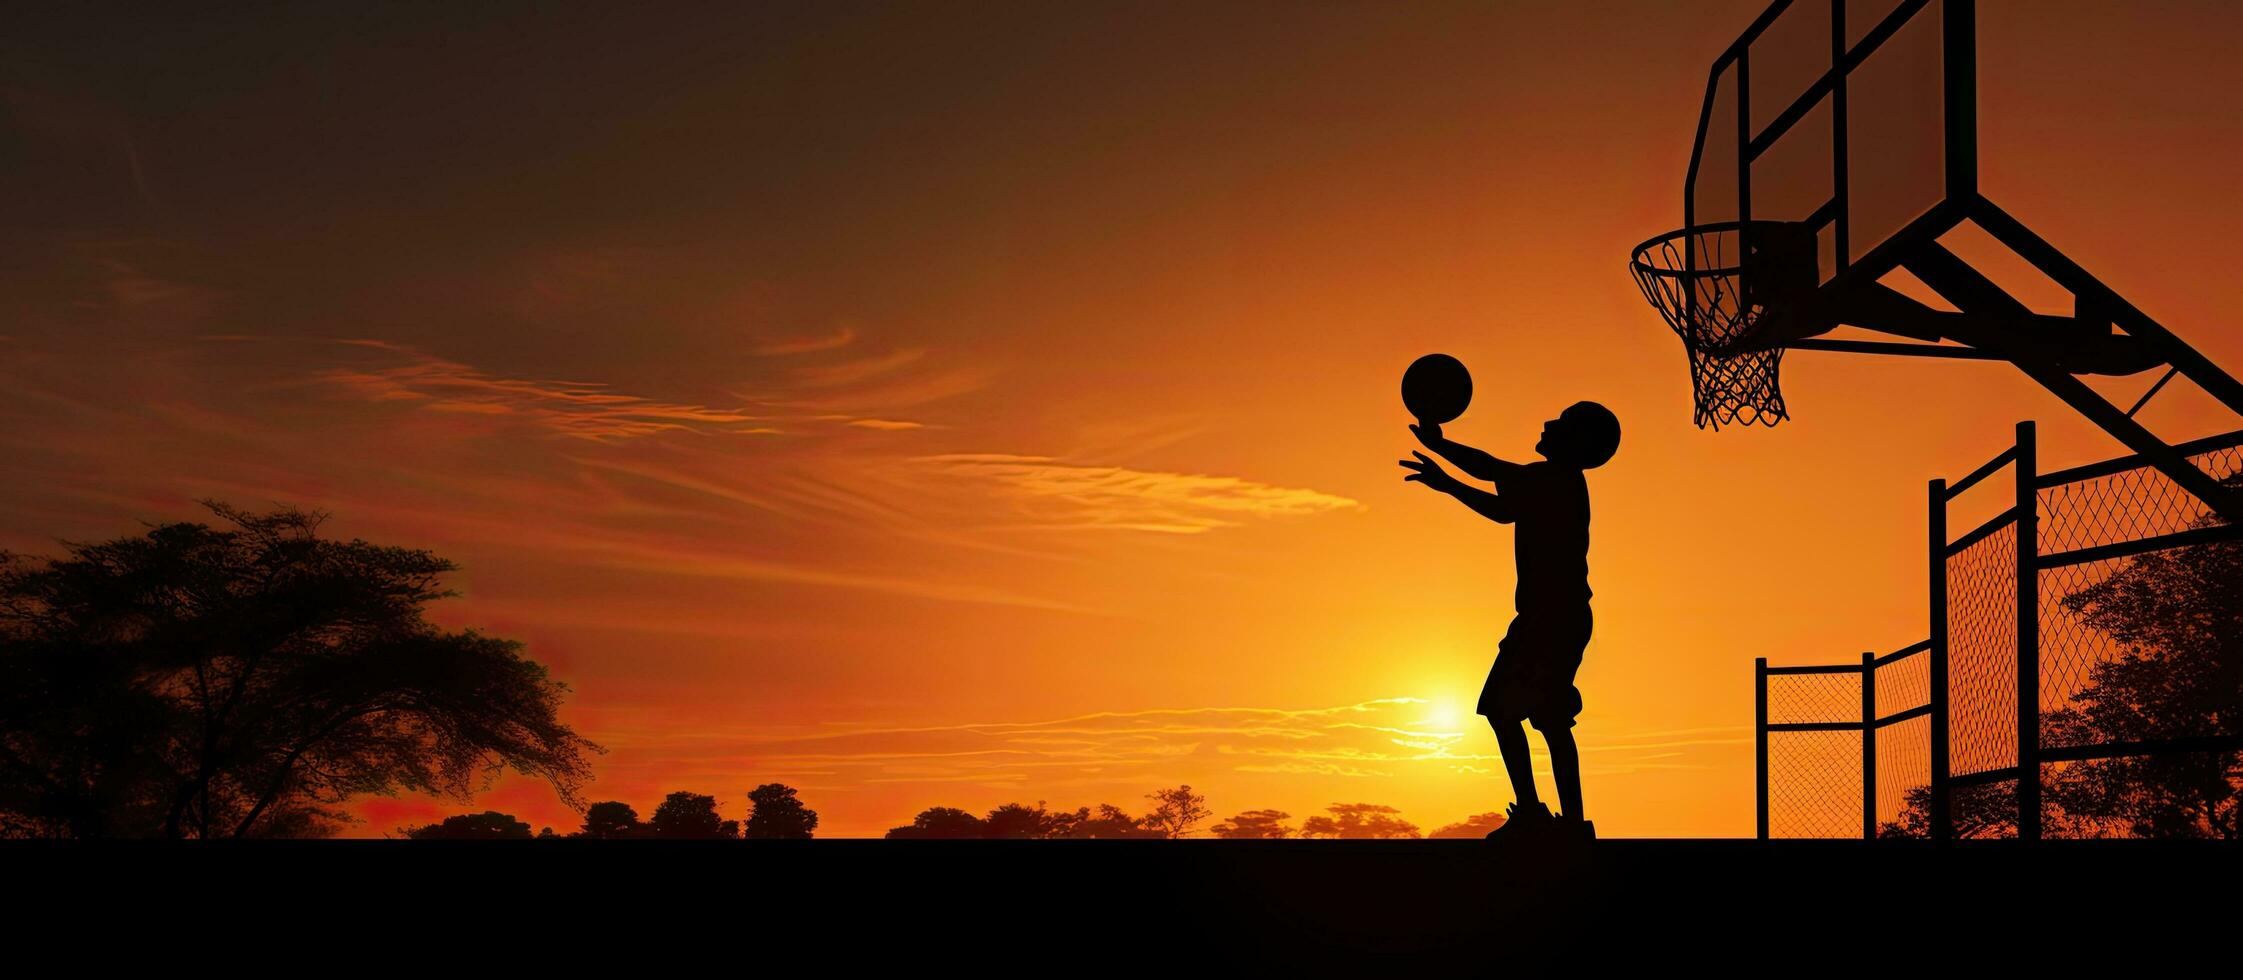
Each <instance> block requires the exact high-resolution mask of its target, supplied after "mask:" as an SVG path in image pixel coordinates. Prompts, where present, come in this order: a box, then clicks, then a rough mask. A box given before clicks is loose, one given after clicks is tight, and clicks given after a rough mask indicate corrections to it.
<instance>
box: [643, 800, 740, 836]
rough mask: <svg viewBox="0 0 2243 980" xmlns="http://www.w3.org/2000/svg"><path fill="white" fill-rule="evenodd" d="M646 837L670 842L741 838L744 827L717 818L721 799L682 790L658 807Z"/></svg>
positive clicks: (649, 822)
mask: <svg viewBox="0 0 2243 980" xmlns="http://www.w3.org/2000/svg"><path fill="white" fill-rule="evenodd" d="M646 836H648V837H659V838H663V839H667V840H720V839H724V838H729V837H738V836H740V825H739V823H738V822H736V821H732V820H726V819H724V818H723V817H721V816H718V815H717V798H716V797H714V796H707V795H704V794H701V793H688V792H685V791H683V790H680V791H678V792H675V793H671V794H670V795H669V796H667V797H665V798H664V799H663V800H662V805H660V806H657V807H655V808H654V816H653V817H652V818H651V819H649V820H647V822H646Z"/></svg>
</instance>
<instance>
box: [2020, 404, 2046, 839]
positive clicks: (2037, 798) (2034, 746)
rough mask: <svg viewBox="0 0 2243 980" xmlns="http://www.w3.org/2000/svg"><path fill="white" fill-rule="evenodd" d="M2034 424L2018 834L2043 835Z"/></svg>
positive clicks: (2027, 488)
mask: <svg viewBox="0 0 2243 980" xmlns="http://www.w3.org/2000/svg"><path fill="white" fill-rule="evenodd" d="M2038 451H2039V450H2038V447H2037V445H2036V440H2035V438H2034V432H2033V423H2031V422H2019V423H2017V462H2016V464H2015V466H2016V471H2017V522H2016V524H2015V527H2016V529H2017V837H2018V839H2019V840H2038V839H2039V838H2040V835H2041V768H2040V742H2041V739H2040V717H2041V712H2040V689H2041V688H2040V673H2041V670H2040V666H2041V656H2040V561H2039V558H2040V494H2039V492H2038V491H2039V486H2038V483H2039V475H2040V468H2039V464H2038V462H2037V460H2036V459H2035V456H2036V455H2037V454H2038Z"/></svg>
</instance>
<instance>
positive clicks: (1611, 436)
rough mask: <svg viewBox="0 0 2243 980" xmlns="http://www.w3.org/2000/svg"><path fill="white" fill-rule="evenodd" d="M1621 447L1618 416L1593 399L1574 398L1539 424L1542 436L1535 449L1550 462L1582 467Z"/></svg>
mask: <svg viewBox="0 0 2243 980" xmlns="http://www.w3.org/2000/svg"><path fill="white" fill-rule="evenodd" d="M1619 448H1620V420H1619V419H1617V418H1615V417H1613V415H1612V410H1611V409H1608V408H1606V407H1604V406H1602V405H1599V404H1597V403H1596V402H1574V403H1573V406H1572V407H1570V408H1568V409H1566V410H1565V411H1563V412H1559V413H1558V417H1557V418H1554V419H1551V420H1550V421H1548V422H1545V423H1543V424H1542V439H1541V441H1539V442H1536V443H1535V444H1534V451H1535V452H1538V453H1541V454H1542V458H1544V459H1547V460H1549V461H1551V462H1553V463H1565V464H1567V465H1570V466H1578V467H1581V468H1582V469H1585V470H1591V469H1595V468H1597V467H1599V466H1603V465H1604V461H1605V460H1608V459H1611V458H1612V454H1613V452H1615V451H1617V450H1618V449H1619Z"/></svg>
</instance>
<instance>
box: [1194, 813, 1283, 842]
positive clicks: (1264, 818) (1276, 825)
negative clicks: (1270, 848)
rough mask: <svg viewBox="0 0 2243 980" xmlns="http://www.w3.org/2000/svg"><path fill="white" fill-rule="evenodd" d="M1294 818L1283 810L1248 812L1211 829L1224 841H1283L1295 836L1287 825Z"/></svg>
mask: <svg viewBox="0 0 2243 980" xmlns="http://www.w3.org/2000/svg"><path fill="white" fill-rule="evenodd" d="M1292 818H1293V815H1292V814H1290V813H1286V812H1285V811H1283V810H1248V811H1246V812H1245V813H1241V814H1239V815H1237V816H1234V817H1232V818H1230V819H1229V820H1225V821H1223V822H1222V823H1219V824H1216V825H1215V826H1214V827H1212V828H1209V829H1210V830H1212V831H1213V832H1214V834H1215V836H1217V837H1220V838H1222V839H1224V840H1282V839H1284V838H1286V837H1290V836H1292V834H1293V828H1292V827H1289V826H1287V825H1286V823H1285V821H1287V820H1291V819H1292Z"/></svg>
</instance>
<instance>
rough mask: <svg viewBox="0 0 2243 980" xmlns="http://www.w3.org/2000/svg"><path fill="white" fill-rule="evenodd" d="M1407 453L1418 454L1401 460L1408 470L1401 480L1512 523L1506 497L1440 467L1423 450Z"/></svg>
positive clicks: (1497, 519)
mask: <svg viewBox="0 0 2243 980" xmlns="http://www.w3.org/2000/svg"><path fill="white" fill-rule="evenodd" d="M1410 455H1412V456H1415V457H1417V458H1416V459H1414V460H1409V459H1405V460H1401V461H1400V462H1401V464H1402V468H1403V469H1405V470H1409V471H1410V475H1408V476H1405V477H1403V478H1402V482H1404V483H1408V482H1411V481H1415V482H1418V483H1423V484H1425V485H1426V486H1429V487H1432V488H1433V489H1435V490H1439V491H1441V492H1442V493H1445V494H1448V495H1449V496H1451V497H1455V498H1456V499H1457V500H1459V501H1462V502H1463V504H1464V506H1466V507H1470V508H1472V510H1473V511H1474V512H1476V513H1478V514H1479V515H1480V516H1481V517H1485V518H1487V519H1488V520H1491V521H1494V522H1496V523H1498V524H1509V523H1511V520H1512V516H1513V515H1512V513H1511V504H1510V502H1509V501H1507V500H1504V499H1503V498H1502V497H1500V496H1497V495H1496V494H1492V493H1489V492H1487V491H1485V490H1482V489H1480V488H1478V487H1475V486H1469V485H1467V484H1465V483H1463V482H1462V481H1459V480H1458V479H1457V478H1456V477H1453V476H1450V475H1449V471H1447V470H1444V469H1442V468H1441V464H1439V463H1436V462H1434V461H1432V460H1430V459H1427V458H1426V457H1425V454H1424V453H1420V452H1412V453H1411V454H1410ZM1459 465H1462V464H1459Z"/></svg>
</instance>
